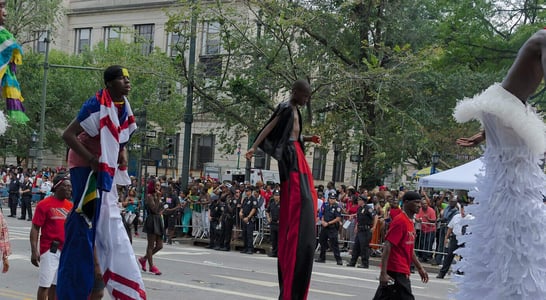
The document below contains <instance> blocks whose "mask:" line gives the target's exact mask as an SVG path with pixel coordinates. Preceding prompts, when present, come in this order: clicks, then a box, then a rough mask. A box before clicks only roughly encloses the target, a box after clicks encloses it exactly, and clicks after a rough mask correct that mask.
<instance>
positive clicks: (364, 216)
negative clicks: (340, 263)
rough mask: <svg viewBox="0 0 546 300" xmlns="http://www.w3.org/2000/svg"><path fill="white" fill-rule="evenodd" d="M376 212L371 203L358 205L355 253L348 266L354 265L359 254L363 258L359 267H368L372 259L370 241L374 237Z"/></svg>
mask: <svg viewBox="0 0 546 300" xmlns="http://www.w3.org/2000/svg"><path fill="white" fill-rule="evenodd" d="M374 217H375V213H374V210H373V207H371V206H369V205H366V204H364V205H362V206H359V207H358V210H357V213H356V218H357V222H358V223H357V224H358V225H357V230H358V231H357V234H356V238H355V242H354V246H353V254H352V257H351V261H350V262H349V264H347V266H349V267H354V266H355V265H356V261H357V260H358V256H360V258H361V264H360V265H359V266H358V267H359V268H368V267H369V265H370V264H369V259H370V241H371V239H372V226H373V220H374Z"/></svg>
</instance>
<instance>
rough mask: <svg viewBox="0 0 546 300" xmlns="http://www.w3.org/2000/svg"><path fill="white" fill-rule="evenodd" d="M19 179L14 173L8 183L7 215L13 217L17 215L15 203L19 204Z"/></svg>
mask: <svg viewBox="0 0 546 300" xmlns="http://www.w3.org/2000/svg"><path fill="white" fill-rule="evenodd" d="M21 184H22V183H21V181H20V180H19V178H17V176H16V175H12V176H11V178H10V182H9V185H8V192H9V196H8V197H9V198H8V204H9V211H10V215H9V216H8V217H13V218H15V217H16V215H17V204H19V190H20V189H21Z"/></svg>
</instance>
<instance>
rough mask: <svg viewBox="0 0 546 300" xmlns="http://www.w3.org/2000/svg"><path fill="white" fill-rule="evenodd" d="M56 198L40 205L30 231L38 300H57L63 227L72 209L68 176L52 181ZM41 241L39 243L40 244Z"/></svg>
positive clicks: (46, 200) (63, 235) (49, 198)
mask: <svg viewBox="0 0 546 300" xmlns="http://www.w3.org/2000/svg"><path fill="white" fill-rule="evenodd" d="M52 191H53V193H54V194H53V195H52V196H49V197H47V198H45V199H44V200H42V201H40V202H38V204H37V205H36V211H35V214H34V218H33V219H32V227H31V229H30V249H31V253H32V254H31V262H32V264H33V265H35V266H36V267H39V268H40V269H39V275H38V293H37V297H36V298H37V299H38V300H45V299H56V298H55V297H56V290H55V289H56V285H57V270H58V268H59V259H60V257H61V251H62V249H63V246H64V241H65V231H64V225H65V220H66V216H67V215H68V212H69V211H70V210H71V209H72V206H73V204H72V202H70V201H69V200H68V199H70V196H71V194H72V184H71V183H70V179H69V176H68V174H66V173H59V174H57V176H55V178H54V179H53V188H52ZM38 240H39V242H38Z"/></svg>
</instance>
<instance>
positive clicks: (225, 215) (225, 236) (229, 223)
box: [220, 195, 237, 251]
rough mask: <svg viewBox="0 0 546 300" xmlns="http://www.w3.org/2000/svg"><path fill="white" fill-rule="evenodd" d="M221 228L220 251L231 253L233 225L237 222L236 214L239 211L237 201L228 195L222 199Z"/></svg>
mask: <svg viewBox="0 0 546 300" xmlns="http://www.w3.org/2000/svg"><path fill="white" fill-rule="evenodd" d="M220 204H221V206H220V210H221V211H222V216H221V217H220V226H221V227H222V230H221V232H222V233H221V236H220V250H222V251H229V250H230V248H231V235H232V232H233V224H234V222H235V212H236V211H237V199H235V198H234V197H232V196H231V195H228V196H227V197H222V198H220Z"/></svg>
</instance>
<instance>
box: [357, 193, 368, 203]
mask: <svg viewBox="0 0 546 300" xmlns="http://www.w3.org/2000/svg"><path fill="white" fill-rule="evenodd" d="M358 200H363V201H365V202H367V201H368V198H367V197H364V196H362V195H360V196H358Z"/></svg>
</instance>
